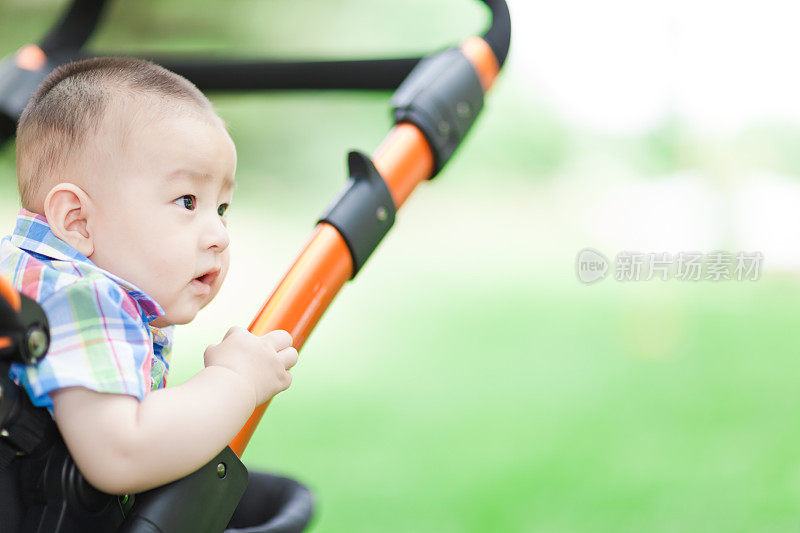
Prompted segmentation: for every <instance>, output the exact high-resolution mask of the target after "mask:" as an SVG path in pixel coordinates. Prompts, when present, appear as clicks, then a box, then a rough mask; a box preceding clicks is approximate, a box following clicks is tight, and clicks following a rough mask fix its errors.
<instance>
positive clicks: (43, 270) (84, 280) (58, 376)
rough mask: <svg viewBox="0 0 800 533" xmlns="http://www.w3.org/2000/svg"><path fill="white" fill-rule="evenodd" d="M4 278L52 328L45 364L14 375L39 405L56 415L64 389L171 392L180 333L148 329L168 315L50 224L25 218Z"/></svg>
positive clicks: (27, 214) (2, 264)
mask: <svg viewBox="0 0 800 533" xmlns="http://www.w3.org/2000/svg"><path fill="white" fill-rule="evenodd" d="M0 275H2V276H5V277H6V278H8V279H9V280H11V283H12V285H14V287H15V288H16V289H17V290H18V291H20V292H21V293H23V294H25V295H26V296H28V297H29V298H32V299H34V300H36V301H37V302H38V303H39V305H41V306H42V308H43V309H44V312H45V314H46V315H47V320H48V321H49V323H50V349H49V350H48V352H47V355H46V356H45V357H44V359H42V360H41V361H40V362H39V364H38V365H24V364H21V363H14V364H12V366H11V370H10V372H9V375H10V376H11V378H12V379H13V380H14V381H15V382H16V383H17V384H18V385H22V386H23V387H24V388H25V390H26V391H27V392H28V395H29V396H30V397H31V401H32V402H33V403H34V404H35V405H37V406H39V407H47V408H48V409H49V410H50V413H51V414H52V412H53V411H52V406H53V402H52V400H51V399H50V395H49V393H50V392H51V391H53V390H56V389H60V388H64V387H74V386H78V387H86V388H87V389H91V390H94V391H98V392H108V393H114V394H129V395H131V396H135V397H136V398H137V399H139V400H142V399H143V398H144V396H145V395H146V394H147V393H148V392H149V391H150V390H154V389H158V388H161V387H164V386H166V377H167V373H168V372H169V352H170V349H171V345H172V331H173V329H174V328H173V327H172V326H169V327H165V328H161V329H159V328H156V327H154V326H151V325H150V324H149V323H150V321H152V320H155V319H156V318H158V317H160V316H162V315H163V314H164V310H163V309H162V308H161V306H159V305H158V303H156V301H155V300H153V299H152V298H150V297H149V296H147V295H146V294H145V293H143V292H142V291H141V290H139V289H137V288H136V287H135V286H133V285H131V284H130V283H128V282H126V281H125V280H123V279H120V278H118V277H117V276H115V275H113V274H111V273H110V272H107V271H105V270H103V269H102V268H99V267H98V266H96V265H95V264H94V263H92V261H91V260H89V259H88V258H87V257H86V256H84V255H83V254H81V253H80V252H78V251H77V250H75V249H74V248H72V247H71V246H70V245H68V244H67V243H66V242H64V241H62V240H61V239H59V238H58V237H56V236H55V235H54V234H53V232H52V231H51V230H50V226H49V225H48V224H47V219H46V218H45V217H43V216H41V215H37V214H36V213H33V212H31V211H28V210H26V209H21V210H20V212H19V213H18V215H17V223H16V227H15V228H14V233H13V234H12V235H10V236H7V237H5V238H3V239H2V240H0Z"/></svg>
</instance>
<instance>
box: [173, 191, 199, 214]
mask: <svg viewBox="0 0 800 533" xmlns="http://www.w3.org/2000/svg"><path fill="white" fill-rule="evenodd" d="M172 203H173V204H177V205H179V206H182V207H185V208H186V209H188V210H189V211H194V209H195V207H197V198H195V196H194V195H193V194H184V195H183V196H181V197H180V198H176V199H175V201H173V202H172Z"/></svg>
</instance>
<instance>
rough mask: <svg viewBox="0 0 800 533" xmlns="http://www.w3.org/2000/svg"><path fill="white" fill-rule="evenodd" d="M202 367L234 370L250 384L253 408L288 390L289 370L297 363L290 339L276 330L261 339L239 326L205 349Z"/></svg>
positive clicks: (289, 336)
mask: <svg viewBox="0 0 800 533" xmlns="http://www.w3.org/2000/svg"><path fill="white" fill-rule="evenodd" d="M204 359H205V366H206V367H208V366H212V365H214V366H222V367H225V368H228V369H230V370H233V371H234V372H236V373H237V374H239V375H240V376H242V377H243V378H244V380H245V381H247V382H249V383H252V385H253V389H254V391H255V395H256V405H261V404H263V403H264V402H266V401H267V400H269V399H270V398H272V397H273V396H275V395H276V394H278V393H279V392H281V391H284V390H286V389H288V388H289V385H290V384H291V383H292V375H291V374H290V373H289V369H290V368H292V367H293V366H294V365H295V363H297V350H295V349H294V348H293V347H292V336H291V335H289V333H288V332H286V331H284V330H281V329H278V330H275V331H270V332H269V333H267V334H266V335H264V336H263V337H259V336H257V335H253V334H252V333H250V332H249V331H247V330H246V329H244V328H243V327H241V326H234V327H232V328H231V329H229V330H228V333H226V334H225V337H223V339H222V342H220V343H219V344H212V345H211V346H209V347H208V348H206V352H205V355H204Z"/></svg>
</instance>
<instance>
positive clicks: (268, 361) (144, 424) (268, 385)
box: [51, 327, 297, 494]
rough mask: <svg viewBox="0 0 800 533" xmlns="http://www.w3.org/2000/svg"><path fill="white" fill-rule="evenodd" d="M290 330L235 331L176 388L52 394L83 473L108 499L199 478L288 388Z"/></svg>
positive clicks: (59, 421) (210, 350)
mask: <svg viewBox="0 0 800 533" xmlns="http://www.w3.org/2000/svg"><path fill="white" fill-rule="evenodd" d="M291 342H292V338H291V336H290V335H289V334H288V333H287V332H285V331H280V330H279V331H273V332H271V333H268V334H267V335H265V336H264V337H257V336H255V335H253V334H251V333H249V332H248V331H247V330H245V329H243V328H238V327H237V328H231V330H229V331H228V333H227V334H226V335H225V338H224V339H223V340H222V342H221V343H220V344H217V345H213V346H210V347H209V348H208V349H207V350H206V354H205V364H206V368H205V369H204V370H202V371H201V372H199V373H198V374H196V375H195V376H194V377H192V378H191V379H190V380H188V381H187V382H185V383H183V384H182V385H179V386H177V387H171V388H168V389H159V390H157V391H153V392H151V393H150V394H148V395H147V396H145V398H144V399H143V400H142V401H141V402H139V401H138V400H137V399H136V398H134V397H133V396H127V395H123V394H105V393H99V392H95V391H91V390H89V389H86V388H83V387H69V388H64V389H59V390H57V391H54V392H52V393H51V397H52V399H53V414H54V417H55V420H56V423H57V424H58V427H59V430H60V431H61V434H62V436H63V437H64V441H65V442H66V444H67V447H68V448H69V451H70V453H71V454H72V457H73V459H74V460H75V463H76V464H77V465H78V468H79V469H80V471H81V472H82V473H83V475H84V476H85V477H86V479H87V480H88V481H89V482H90V483H91V484H92V485H94V486H95V487H97V488H99V489H100V490H103V491H104V492H108V493H111V494H129V493H135V492H142V491H144V490H148V489H151V488H154V487H157V486H159V485H163V484H165V483H168V482H170V481H174V480H176V479H179V478H181V477H184V476H186V475H187V474H189V473H191V472H194V471H195V470H197V469H198V468H200V467H201V466H203V465H204V464H206V463H207V462H208V461H210V460H211V459H212V458H213V457H214V456H215V455H216V454H217V453H219V451H220V450H222V449H223V448H224V447H225V446H226V445H227V444H228V442H230V440H231V439H232V438H233V437H234V436H235V435H236V433H237V432H238V431H239V430H240V429H241V428H242V426H243V425H244V423H245V422H246V421H247V418H248V417H249V416H250V414H251V413H252V412H253V409H255V407H256V406H257V405H260V404H262V403H264V402H265V401H267V400H268V399H269V398H271V397H272V396H274V395H275V394H277V393H278V392H280V391H282V390H285V389H286V388H288V387H289V384H290V383H291V374H290V373H289V372H288V369H289V368H291V367H292V366H293V365H294V364H295V363H296V362H297V351H296V350H295V349H294V348H291Z"/></svg>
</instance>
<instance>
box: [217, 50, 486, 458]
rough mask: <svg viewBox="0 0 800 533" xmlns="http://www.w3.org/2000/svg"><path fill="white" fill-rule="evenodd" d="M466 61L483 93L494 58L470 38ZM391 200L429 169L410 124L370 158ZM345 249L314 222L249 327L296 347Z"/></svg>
mask: <svg viewBox="0 0 800 533" xmlns="http://www.w3.org/2000/svg"><path fill="white" fill-rule="evenodd" d="M461 50H462V52H463V53H464V55H465V56H466V57H467V59H469V60H470V62H471V63H472V65H473V67H474V68H475V71H476V72H477V73H478V77H479V79H480V80H481V86H482V87H483V89H484V92H486V91H487V90H488V88H489V87H491V85H492V82H493V81H494V78H495V77H496V76H497V74H498V73H499V71H500V67H499V65H498V62H497V58H496V57H495V56H494V53H493V52H492V49H491V48H490V47H489V45H488V44H486V41H484V40H483V39H481V38H480V37H471V38H470V39H467V40H466V41H465V42H464V44H462V46H461ZM372 160H373V162H374V163H375V167H376V168H377V169H378V171H379V172H380V174H381V176H382V177H383V179H384V180H385V181H386V185H387V187H388V188H389V191H390V193H391V195H392V199H393V200H394V203H395V207H396V208H397V209H399V208H400V206H401V205H403V203H404V202H405V201H406V199H407V198H408V197H409V196H410V195H411V193H412V192H413V191H414V189H415V188H416V186H417V185H418V184H419V183H420V182H422V181H424V180H426V179H428V178H429V177H430V176H431V174H432V173H433V152H432V151H431V148H430V146H428V143H427V141H426V140H425V136H424V135H423V134H422V132H421V131H420V130H419V129H418V128H417V127H416V126H413V125H411V124H399V125H397V126H395V127H393V128H392V130H391V131H390V132H389V135H388V136H387V138H386V139H385V140H384V142H383V143H381V145H380V146H379V147H378V149H377V150H376V151H375V153H374V154H373V156H372ZM352 271H353V264H352V258H351V257H350V251H349V250H348V249H347V245H346V244H345V242H344V239H342V237H341V235H339V233H338V231H337V230H336V229H335V228H334V227H333V226H331V225H329V224H326V223H324V222H322V223H320V224H318V225H317V227H316V229H315V231H314V233H313V235H312V236H311V239H310V240H309V242H308V243H307V244H306V246H305V248H304V249H303V251H302V252H300V255H298V256H297V259H295V261H294V264H293V265H292V266H291V268H289V270H288V271H287V272H286V274H285V275H284V276H283V279H282V280H281V281H280V283H278V285H277V287H276V288H275V290H274V291H273V292H272V295H271V296H270V297H269V299H267V302H266V303H265V304H264V305H263V306H262V307H261V310H260V311H259V312H258V314H257V315H256V317H255V318H254V319H253V322H252V323H251V324H250V327H249V328H248V329H249V330H250V331H251V332H252V333H254V334H256V335H264V334H265V333H268V332H270V331H273V330H276V329H284V330H286V331H288V332H289V333H290V334H291V335H292V338H293V339H294V347H295V348H296V349H297V350H298V351H299V350H300V349H301V348H302V346H303V344H304V343H305V341H306V339H307V338H308V336H309V335H310V334H311V331H312V330H313V329H314V326H316V324H317V322H318V321H319V319H320V318H321V317H322V315H323V313H324V312H325V310H326V309H327V307H328V305H330V303H331V302H332V301H333V299H334V297H335V296H336V294H337V293H338V292H339V290H340V289H341V288H342V286H343V285H344V284H345V283H346V282H347V280H348V279H350V277H351V276H352ZM268 405H269V402H267V403H265V404H263V405H260V406H258V407H257V408H256V410H255V411H253V414H252V415H251V416H250V418H249V419H248V420H247V422H246V423H245V425H244V427H243V428H242V430H241V431H240V432H239V434H238V435H236V437H234V439H233V440H232V441H231V443H230V446H231V449H232V450H233V451H234V452H235V453H236V455H238V456H239V457H241V456H242V453H244V449H245V447H247V443H248V442H249V441H250V438H251V437H252V436H253V432H255V429H256V427H257V426H258V423H259V421H260V420H261V417H262V416H263V414H264V412H265V411H266V409H267V406H268Z"/></svg>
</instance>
